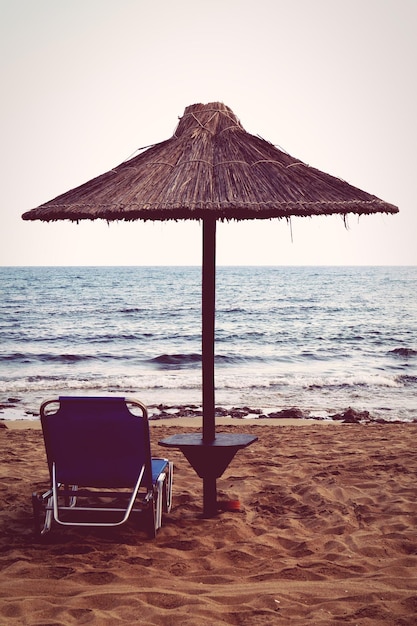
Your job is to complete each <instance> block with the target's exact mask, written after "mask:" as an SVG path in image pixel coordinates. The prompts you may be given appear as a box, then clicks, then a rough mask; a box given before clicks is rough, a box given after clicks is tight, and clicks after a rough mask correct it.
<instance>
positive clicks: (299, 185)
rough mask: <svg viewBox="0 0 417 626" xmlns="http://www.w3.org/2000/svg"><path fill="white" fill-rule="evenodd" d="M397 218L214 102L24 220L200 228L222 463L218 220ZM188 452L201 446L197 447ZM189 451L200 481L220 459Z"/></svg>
mask: <svg viewBox="0 0 417 626" xmlns="http://www.w3.org/2000/svg"><path fill="white" fill-rule="evenodd" d="M397 211H398V209H397V207H395V206H393V205H392V204H388V203H386V202H384V201H382V200H380V199H379V198H376V197H375V196H373V195H370V194H368V193H366V192H364V191H361V190H360V189H357V188H356V187H353V186H351V185H349V184H348V183H346V182H345V181H342V180H340V179H338V178H335V177H333V176H330V175H329V174H325V173H323V172H321V171H319V170H317V169H315V168H313V167H310V166H309V165H306V164H305V163H303V162H302V161H300V160H298V159H294V158H293V157H291V156H290V155H289V154H287V153H285V152H283V151H281V150H279V149H277V148H276V147H275V146H274V145H273V144H271V143H269V142H268V141H265V140H264V139H261V138H260V137H257V136H254V135H251V134H249V133H247V132H246V131H245V130H244V129H243V127H242V125H241V124H240V122H239V120H238V119H237V117H236V116H235V115H234V113H233V112H232V111H231V109H230V108H229V107H227V106H226V105H224V104H222V103H219V102H214V103H210V104H206V105H204V104H194V105H192V106H189V107H187V108H186V109H185V111H184V115H183V116H182V118H181V119H180V122H179V124H178V126H177V129H176V130H175V133H174V135H173V137H171V138H170V139H168V140H167V141H163V142H162V143H158V144H156V145H153V146H151V147H150V148H148V149H147V150H145V151H144V152H142V153H141V154H139V155H138V156H136V157H134V158H131V159H130V160H128V161H125V162H124V163H122V164H120V165H119V166H117V167H115V168H114V169H112V170H110V171H109V172H107V173H105V174H103V175H101V176H98V177H97V178H94V179H93V180H91V181H89V182H87V183H85V184H84V185H81V186H80V187H77V188H75V189H73V190H71V191H68V192H67V193H64V194H62V195H60V196H58V197H57V198H55V199H54V200H51V201H49V202H46V203H45V204H42V205H41V206H39V207H38V208H36V209H33V210H31V211H29V212H27V213H25V214H24V215H23V219H25V220H36V219H40V220H43V221H54V220H63V219H68V220H73V221H78V220H81V219H90V220H93V219H97V218H102V219H105V220H107V221H112V220H128V221H130V220H137V219H141V220H183V219H187V220H190V219H191V220H202V222H203V287H202V311H203V315H202V323H203V330H202V360H203V434H202V439H201V440H200V443H199V445H200V446H201V445H203V448H204V449H206V448H209V449H213V448H218V449H217V451H216V455H217V456H218V455H219V453H220V447H221V446H222V444H223V443H225V441H224V437H223V436H222V437H219V436H217V437H216V432H215V403H214V317H215V239H216V220H232V219H236V220H245V219H267V218H274V217H279V218H286V219H289V218H291V217H292V216H294V215H299V216H312V215H332V214H335V213H338V214H342V215H344V216H345V215H346V214H348V213H357V214H370V213H381V212H382V213H396V212H397ZM249 439H251V441H252V440H253V438H249ZM193 441H194V444H195V438H194V440H193ZM190 442H191V443H190ZM177 443H178V439H177ZM188 443H190V445H194V444H193V443H192V441H191V439H190V441H189V442H188ZM249 443H250V442H249ZM186 444H187V442H186V441H185V440H183V448H182V449H183V451H184V453H185V454H186V456H187V458H189V460H190V462H191V463H192V464H193V466H194V467H195V466H196V465H198V464H199V460H200V461H201V459H203V461H202V465H203V467H198V468H197V472H198V473H199V475H202V474H204V472H205V471H206V469H205V466H206V465H207V464H209V465H213V463H214V461H213V457H212V456H210V457H209V458H208V457H207V458H206V457H205V456H204V454H203V455H202V450H201V449H199V450H197V452H195V451H194V452H192V451H190V450H186V449H185V447H186ZM235 444H236V445H235V447H236V446H237V444H238V442H237V441H236V442H235ZM243 445H248V444H247V443H246V444H245V443H244V441H243V440H242V441H241V445H239V446H238V447H237V449H239V447H243ZM194 447H195V445H194ZM226 447H227V446H226ZM235 451H236V450H235ZM210 454H211V453H210ZM221 454H222V453H220V456H221ZM233 454H234V453H233ZM226 456H227V455H226ZM229 456H230V455H229ZM232 456H233V455H232ZM194 457H196V458H194ZM228 462H230V459H229V461H227V459H223V460H222V463H221V466H222V467H223V465H224V464H225V463H226V467H227V464H228ZM200 465H201V463H200ZM223 470H224V467H223ZM218 471H221V470H218ZM219 475H221V474H219V473H218V472H217V476H219ZM202 477H203V478H204V486H205V497H204V503H205V512H206V513H207V514H210V512H211V513H213V508H214V507H215V478H214V492H213V477H212V476H211V477H210V481H209V479H208V478H207V477H206V476H202ZM209 482H210V485H209ZM206 492H207V493H206ZM213 498H214V499H213Z"/></svg>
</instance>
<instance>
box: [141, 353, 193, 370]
mask: <svg viewBox="0 0 417 626" xmlns="http://www.w3.org/2000/svg"><path fill="white" fill-rule="evenodd" d="M149 363H154V364H156V365H159V366H161V367H175V368H182V367H187V366H189V365H194V364H195V363H201V354H196V353H191V354H160V355H159V356H157V357H155V358H153V359H150V360H149Z"/></svg>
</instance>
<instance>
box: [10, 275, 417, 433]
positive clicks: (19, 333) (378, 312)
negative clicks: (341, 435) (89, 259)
mask: <svg viewBox="0 0 417 626" xmlns="http://www.w3.org/2000/svg"><path fill="white" fill-rule="evenodd" d="M216 289H217V301H216V404H217V405H220V406H222V407H252V408H255V409H261V410H262V411H263V412H267V413H268V412H269V411H272V412H273V411H279V410H282V409H286V408H289V407H298V408H300V409H301V410H302V411H303V412H304V413H305V414H306V415H310V416H314V417H321V418H329V417H330V416H331V415H333V414H335V413H338V412H342V411H344V410H346V409H347V408H348V407H352V408H354V409H355V410H357V411H369V412H370V414H371V416H372V417H374V418H383V419H386V420H390V421H391V420H401V421H411V420H417V267H218V268H217V288H216ZM77 394H88V395H105V394H117V395H125V394H127V395H130V396H136V397H139V398H141V399H142V400H143V401H144V402H145V403H147V404H148V405H158V404H165V405H168V406H177V405H188V404H194V405H197V406H199V405H201V268H199V267H2V268H0V418H2V419H6V420H7V419H23V418H24V419H31V418H33V419H35V418H36V416H37V415H38V411H39V404H40V402H41V401H43V400H45V399H48V398H50V397H52V398H53V397H57V396H58V395H77Z"/></svg>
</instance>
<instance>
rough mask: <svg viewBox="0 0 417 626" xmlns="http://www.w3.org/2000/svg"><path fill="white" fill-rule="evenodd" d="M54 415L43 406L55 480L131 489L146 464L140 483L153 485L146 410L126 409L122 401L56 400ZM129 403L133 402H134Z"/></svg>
mask: <svg viewBox="0 0 417 626" xmlns="http://www.w3.org/2000/svg"><path fill="white" fill-rule="evenodd" d="M56 402H58V403H59V408H58V410H57V411H56V413H52V414H51V413H49V412H45V406H46V405H47V404H49V403H44V405H42V407H41V422H42V430H43V435H44V441H45V448H46V455H47V459H48V465H49V471H50V472H51V469H52V463H53V462H55V465H56V471H57V481H58V482H60V483H64V484H72V485H81V486H86V487H87V486H89V487H110V488H112V487H113V488H116V487H131V486H133V485H134V484H135V483H136V481H137V478H138V475H139V472H140V469H141V467H142V466H143V465H145V475H144V480H143V484H144V485H145V486H146V487H148V488H150V487H151V485H152V471H151V450H150V441H149V425H148V419H147V414H146V408H145V407H143V406H142V405H141V404H140V403H139V404H138V406H140V408H141V410H142V416H136V415H134V414H133V413H131V412H130V411H129V408H128V406H127V404H126V400H125V398H120V397H106V398H100V397H99V398H96V397H60V398H59V400H57V401H56ZM132 402H133V401H132Z"/></svg>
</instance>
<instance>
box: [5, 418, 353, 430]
mask: <svg viewBox="0 0 417 626" xmlns="http://www.w3.org/2000/svg"><path fill="white" fill-rule="evenodd" d="M0 424H2V425H4V426H0V429H1V428H4V429H8V430H41V421H40V419H36V420H25V419H21V420H20V419H19V420H2V421H0ZM248 424H250V425H251V426H316V425H318V424H319V425H322V424H323V425H325V426H332V425H333V426H334V425H336V426H338V425H339V424H342V422H336V421H335V422H333V421H330V420H313V419H295V418H283V419H273V418H262V417H261V418H258V419H247V420H245V419H236V418H234V417H218V418H216V426H238V425H242V426H244V425H248ZM149 425H150V427H151V428H154V427H155V428H159V427H163V426H177V427H181V428H200V429H201V427H202V420H201V419H199V418H196V417H169V418H160V419H150V420H149Z"/></svg>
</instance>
